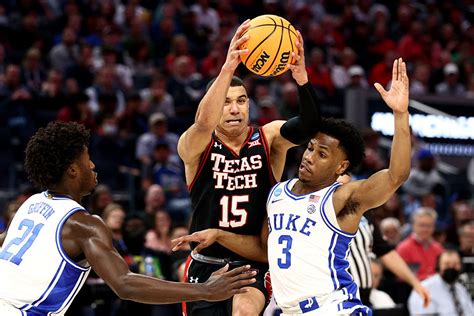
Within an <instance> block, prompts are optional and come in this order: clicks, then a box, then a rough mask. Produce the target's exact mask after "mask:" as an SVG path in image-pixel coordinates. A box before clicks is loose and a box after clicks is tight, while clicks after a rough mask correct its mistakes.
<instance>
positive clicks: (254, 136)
mask: <svg viewBox="0 0 474 316" xmlns="http://www.w3.org/2000/svg"><path fill="white" fill-rule="evenodd" d="M259 137H260V134H259V133H254V134H253V135H252V137H250V140H257V139H258V138H259Z"/></svg>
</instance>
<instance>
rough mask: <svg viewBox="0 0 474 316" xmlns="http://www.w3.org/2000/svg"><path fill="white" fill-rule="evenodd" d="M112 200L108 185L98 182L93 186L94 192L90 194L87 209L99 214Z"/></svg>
mask: <svg viewBox="0 0 474 316" xmlns="http://www.w3.org/2000/svg"><path fill="white" fill-rule="evenodd" d="M112 202H113V198H112V192H111V191H110V189H109V187H107V186H106V185H104V184H99V185H98V186H96V187H95V189H94V192H93V193H92V194H91V196H90V201H89V208H88V209H89V211H90V212H91V213H92V214H97V215H99V216H101V215H102V212H103V211H104V209H105V208H106V206H107V205H109V204H110V203H112Z"/></svg>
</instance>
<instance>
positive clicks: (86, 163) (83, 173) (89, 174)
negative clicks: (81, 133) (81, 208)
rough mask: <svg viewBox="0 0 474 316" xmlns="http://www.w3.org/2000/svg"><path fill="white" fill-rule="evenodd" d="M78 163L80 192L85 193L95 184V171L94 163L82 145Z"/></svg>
mask: <svg viewBox="0 0 474 316" xmlns="http://www.w3.org/2000/svg"><path fill="white" fill-rule="evenodd" d="M78 165H79V170H80V176H79V179H80V180H79V181H80V189H81V193H82V194H84V195H87V194H89V193H90V192H91V191H92V190H93V189H94V188H95V186H96V185H97V173H96V172H95V171H94V168H95V165H94V163H93V162H92V161H91V159H90V156H89V150H88V149H87V147H84V151H83V152H82V154H81V155H80V156H79V159H78Z"/></svg>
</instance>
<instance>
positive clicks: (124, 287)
mask: <svg viewBox="0 0 474 316" xmlns="http://www.w3.org/2000/svg"><path fill="white" fill-rule="evenodd" d="M110 287H111V288H112V290H113V291H114V293H115V294H116V295H117V296H118V297H119V298H120V299H121V300H133V299H134V293H136V291H135V290H134V287H133V286H131V285H130V284H129V282H127V276H124V277H121V278H119V279H118V280H116V282H114V284H110Z"/></svg>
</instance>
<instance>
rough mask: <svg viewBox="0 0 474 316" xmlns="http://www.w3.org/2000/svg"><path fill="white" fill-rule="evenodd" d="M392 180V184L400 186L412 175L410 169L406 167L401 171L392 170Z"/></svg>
mask: <svg viewBox="0 0 474 316" xmlns="http://www.w3.org/2000/svg"><path fill="white" fill-rule="evenodd" d="M389 175H390V180H391V182H392V185H393V186H394V187H396V188H398V187H400V186H401V185H402V184H403V183H404V182H405V181H407V180H408V177H409V176H410V169H404V170H401V171H400V172H390V173H389Z"/></svg>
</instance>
